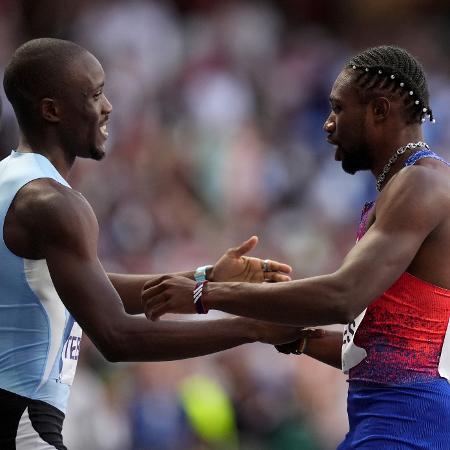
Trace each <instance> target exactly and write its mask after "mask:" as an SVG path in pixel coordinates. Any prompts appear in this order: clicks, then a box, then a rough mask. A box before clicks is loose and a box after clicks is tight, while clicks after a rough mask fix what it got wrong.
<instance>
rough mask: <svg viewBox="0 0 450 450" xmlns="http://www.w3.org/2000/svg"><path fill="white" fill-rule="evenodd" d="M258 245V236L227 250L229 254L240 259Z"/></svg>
mask: <svg viewBox="0 0 450 450" xmlns="http://www.w3.org/2000/svg"><path fill="white" fill-rule="evenodd" d="M257 244H258V236H252V237H251V238H250V239H247V240H246V241H245V242H243V243H242V244H241V245H240V246H238V247H234V248H231V249H230V250H228V252H229V253H232V254H233V255H234V256H236V257H240V256H242V255H245V254H246V253H248V252H249V251H251V250H253V249H254V248H255V247H256V245H257Z"/></svg>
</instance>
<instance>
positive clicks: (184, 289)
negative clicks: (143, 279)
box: [142, 275, 196, 320]
mask: <svg viewBox="0 0 450 450" xmlns="http://www.w3.org/2000/svg"><path fill="white" fill-rule="evenodd" d="M195 285H196V282H195V281H193V280H191V279H189V278H186V277H180V276H178V277H174V276H170V275H164V276H162V277H159V278H156V279H153V280H152V281H148V282H147V283H145V285H144V288H143V290H142V304H143V307H144V313H145V315H146V316H147V318H148V319H151V320H157V319H158V318H159V317H160V316H162V315H163V314H166V313H168V312H171V313H179V314H195V313H196V310H195V305H194V300H193V293H194V288H195Z"/></svg>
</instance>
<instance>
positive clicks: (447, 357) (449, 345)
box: [438, 319, 450, 382]
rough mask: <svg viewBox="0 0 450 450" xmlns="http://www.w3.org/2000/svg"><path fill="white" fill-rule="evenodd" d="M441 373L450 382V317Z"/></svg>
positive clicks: (443, 347)
mask: <svg viewBox="0 0 450 450" xmlns="http://www.w3.org/2000/svg"><path fill="white" fill-rule="evenodd" d="M438 371H439V375H440V376H441V377H443V378H445V379H447V380H448V381H449V382H450V319H449V321H448V325H447V331H446V333H445V337H444V344H443V345H442V350H441V356H440V357H439V366H438Z"/></svg>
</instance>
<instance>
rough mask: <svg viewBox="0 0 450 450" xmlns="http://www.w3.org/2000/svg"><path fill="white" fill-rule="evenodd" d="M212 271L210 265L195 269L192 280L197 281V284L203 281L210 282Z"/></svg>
mask: <svg viewBox="0 0 450 450" xmlns="http://www.w3.org/2000/svg"><path fill="white" fill-rule="evenodd" d="M212 269H213V266H211V265H206V266H200V267H197V268H196V269H195V271H194V280H195V281H197V283H199V282H202V281H205V280H207V281H212V280H211V272H212Z"/></svg>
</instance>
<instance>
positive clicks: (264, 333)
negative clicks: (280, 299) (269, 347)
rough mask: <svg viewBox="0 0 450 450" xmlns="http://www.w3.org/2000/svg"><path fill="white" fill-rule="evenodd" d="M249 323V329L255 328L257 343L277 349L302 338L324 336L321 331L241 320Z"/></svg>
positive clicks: (323, 332)
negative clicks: (273, 346)
mask: <svg viewBox="0 0 450 450" xmlns="http://www.w3.org/2000/svg"><path fill="white" fill-rule="evenodd" d="M243 320H247V321H249V322H250V323H249V325H248V326H249V327H254V328H256V333H257V339H256V340H257V341H259V342H263V343H265V344H273V345H276V346H277V347H284V346H288V345H289V344H290V343H291V342H294V341H299V340H300V339H302V338H308V339H309V338H319V337H322V336H324V334H325V331H324V330H321V329H316V330H314V329H307V330H305V329H303V328H299V327H292V326H287V325H276V324H274V323H271V322H264V321H261V320H254V319H243Z"/></svg>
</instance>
